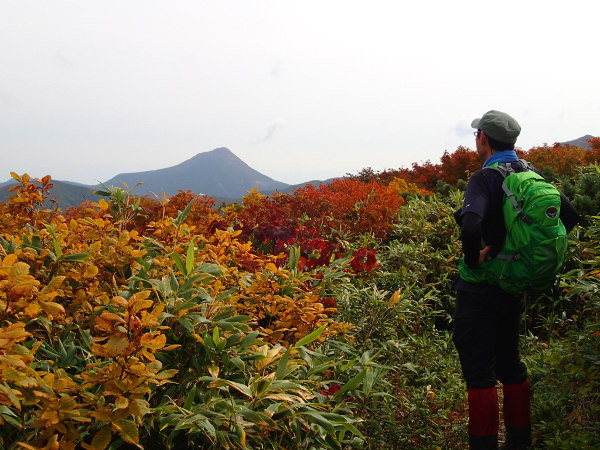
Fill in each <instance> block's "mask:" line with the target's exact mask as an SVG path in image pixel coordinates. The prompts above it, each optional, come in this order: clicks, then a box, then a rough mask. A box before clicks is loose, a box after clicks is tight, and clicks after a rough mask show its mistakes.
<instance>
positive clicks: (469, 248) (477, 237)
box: [460, 212, 482, 268]
mask: <svg viewBox="0 0 600 450" xmlns="http://www.w3.org/2000/svg"><path fill="white" fill-rule="evenodd" d="M481 222H482V219H481V217H480V216H479V215H478V214H475V213H472V212H467V213H465V214H463V215H462V227H461V234H460V238H461V241H462V249H463V253H464V255H465V263H466V264H467V266H468V267H471V268H474V267H477V265H478V264H479V251H480V250H481V238H482V229H481Z"/></svg>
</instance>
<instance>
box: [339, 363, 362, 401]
mask: <svg viewBox="0 0 600 450" xmlns="http://www.w3.org/2000/svg"><path fill="white" fill-rule="evenodd" d="M366 375H367V369H363V370H361V371H360V372H358V374H356V375H355V376H354V377H353V378H351V379H350V380H349V381H348V382H347V383H346V384H344V385H343V386H342V387H341V388H340V389H339V391H337V392H336V393H335V394H333V398H334V399H335V400H337V399H339V398H340V397H341V396H342V395H344V393H346V392H348V391H350V390H352V389H354V388H355V387H357V386H358V385H359V384H360V383H361V382H362V380H363V379H364V378H365V376H366Z"/></svg>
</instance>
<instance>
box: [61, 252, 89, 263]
mask: <svg viewBox="0 0 600 450" xmlns="http://www.w3.org/2000/svg"><path fill="white" fill-rule="evenodd" d="M59 257H60V256H59ZM89 258H91V256H90V255H89V254H87V253H73V254H72V255H67V256H63V257H62V260H63V261H69V262H82V261H85V260H86V259H89Z"/></svg>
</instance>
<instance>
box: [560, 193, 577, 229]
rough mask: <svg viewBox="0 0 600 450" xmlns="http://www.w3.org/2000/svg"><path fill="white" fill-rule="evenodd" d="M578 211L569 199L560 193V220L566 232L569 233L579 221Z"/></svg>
mask: <svg viewBox="0 0 600 450" xmlns="http://www.w3.org/2000/svg"><path fill="white" fill-rule="evenodd" d="M579 219H580V217H579V213H578V212H577V210H576V209H575V208H574V207H573V205H572V204H571V202H570V201H569V199H568V198H567V197H566V196H565V195H564V194H562V193H561V194H560V221H561V222H562V223H563V225H564V226H565V229H566V230H567V233H569V232H570V231H571V230H572V229H573V227H574V226H575V225H577V222H579Z"/></svg>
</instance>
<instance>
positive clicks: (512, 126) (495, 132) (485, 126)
mask: <svg viewBox="0 0 600 450" xmlns="http://www.w3.org/2000/svg"><path fill="white" fill-rule="evenodd" d="M471 126H472V127H473V128H477V129H478V130H481V131H483V132H484V133H485V134H486V135H487V136H489V137H491V138H492V139H496V140H497V141H500V142H503V143H505V144H514V143H515V142H517V137H518V136H519V133H521V125H519V122H517V121H516V120H515V119H513V118H512V117H511V116H509V115H508V114H506V113H503V112H501V111H495V110H491V111H488V112H486V113H485V114H484V115H483V116H482V117H481V118H480V119H475V120H474V121H473V122H471Z"/></svg>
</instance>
